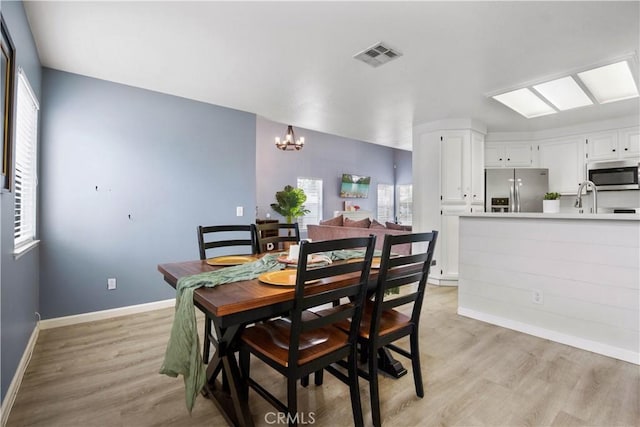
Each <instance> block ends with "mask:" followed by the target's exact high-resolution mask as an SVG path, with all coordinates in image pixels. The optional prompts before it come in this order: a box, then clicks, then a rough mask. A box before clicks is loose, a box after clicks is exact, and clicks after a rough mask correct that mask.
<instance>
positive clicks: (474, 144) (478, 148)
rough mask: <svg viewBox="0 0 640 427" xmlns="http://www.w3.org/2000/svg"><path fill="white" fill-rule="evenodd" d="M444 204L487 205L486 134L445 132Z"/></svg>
mask: <svg viewBox="0 0 640 427" xmlns="http://www.w3.org/2000/svg"><path fill="white" fill-rule="evenodd" d="M440 153H441V171H442V173H441V196H442V197H441V199H442V202H441V203H442V204H444V205H446V204H452V205H472V204H476V205H483V204H484V135H482V134H481V133H478V132H475V131H470V130H464V131H446V132H443V133H442V136H441V150H440Z"/></svg>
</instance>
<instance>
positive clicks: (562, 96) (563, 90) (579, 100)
mask: <svg viewBox="0 0 640 427" xmlns="http://www.w3.org/2000/svg"><path fill="white" fill-rule="evenodd" d="M533 88H534V89H535V90H537V91H538V92H539V93H540V94H541V95H542V96H544V97H545V98H547V100H548V101H549V102H551V103H552V104H553V105H554V106H555V107H556V108H557V109H558V110H561V111H564V110H570V109H572V108H578V107H584V106H585V105H593V102H592V101H591V100H590V99H589V97H588V96H587V94H586V93H584V91H583V90H582V89H581V88H580V86H578V84H577V83H576V81H575V80H573V77H571V76H567V77H563V78H561V79H556V80H552V81H550V82H546V83H541V84H539V85H535V86H533Z"/></svg>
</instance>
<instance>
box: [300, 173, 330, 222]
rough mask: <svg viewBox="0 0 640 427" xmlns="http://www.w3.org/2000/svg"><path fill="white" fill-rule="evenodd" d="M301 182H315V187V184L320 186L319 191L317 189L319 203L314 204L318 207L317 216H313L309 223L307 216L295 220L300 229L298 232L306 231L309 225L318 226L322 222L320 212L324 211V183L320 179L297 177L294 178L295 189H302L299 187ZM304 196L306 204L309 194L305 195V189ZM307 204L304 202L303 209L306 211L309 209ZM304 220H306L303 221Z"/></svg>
mask: <svg viewBox="0 0 640 427" xmlns="http://www.w3.org/2000/svg"><path fill="white" fill-rule="evenodd" d="M301 180H305V181H315V182H316V185H317V183H319V185H320V189H319V191H318V192H317V194H318V199H319V202H318V203H315V204H317V205H318V209H317V211H318V212H317V216H313V217H312V218H313V220H312V221H311V222H310V221H309V220H308V218H309V215H304V216H301V217H299V218H297V219H296V221H297V222H298V225H299V227H300V230H306V229H307V225H309V224H314V225H315V224H319V223H320V221H322V210H323V209H324V195H323V193H324V182H323V180H322V178H313V177H308V176H299V177H297V178H296V188H303V187H300V181H301ZM303 189H304V188H303ZM305 194H306V195H307V202H308V200H309V199H308V197H309V194H308V193H307V191H306V189H305ZM307 202H305V204H304V206H305V208H306V209H309V207H308V206H307ZM305 218H307V220H305ZM316 218H317V222H315V221H316Z"/></svg>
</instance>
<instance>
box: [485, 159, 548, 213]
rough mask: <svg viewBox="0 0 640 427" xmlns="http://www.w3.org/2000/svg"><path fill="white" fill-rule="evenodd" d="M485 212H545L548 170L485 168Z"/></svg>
mask: <svg viewBox="0 0 640 427" xmlns="http://www.w3.org/2000/svg"><path fill="white" fill-rule="evenodd" d="M484 189H485V190H484V191H485V193H484V200H485V212H542V200H543V199H544V195H545V193H546V192H548V191H549V170H548V169H528V168H527V169H525V168H521V169H511V168H500V169H485V170H484Z"/></svg>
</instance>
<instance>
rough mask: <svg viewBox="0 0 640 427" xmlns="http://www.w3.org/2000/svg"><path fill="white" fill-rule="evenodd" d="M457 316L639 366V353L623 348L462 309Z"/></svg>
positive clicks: (459, 309)
mask: <svg viewBox="0 0 640 427" xmlns="http://www.w3.org/2000/svg"><path fill="white" fill-rule="evenodd" d="M458 314H459V315H461V316H465V317H470V318H472V319H476V320H481V321H483V322H487V323H491V324H492V325H498V326H502V327H503V328H507V329H512V330H514V331H518V332H524V333H525V334H529V335H533V336H536V337H539V338H545V339H548V340H551V341H554V342H558V343H561V344H566V345H570V346H571V347H576V348H579V349H582V350H587V351H591V352H593V353H597V354H602V355H603V356H608V357H612V358H614V359H618V360H624V361H625V362H629V363H634V364H636V365H640V353H638V352H634V351H631V350H626V349H624V348H619V347H614V346H611V345H608V344H604V343H601V342H597V341H591V340H588V339H585V338H580V337H576V336H573V335H567V334H563V333H561V332H557V331H553V330H550V329H545V328H541V327H539V326H534V325H530V324H528V323H522V322H518V321H516V320H511V319H507V318H504V317H500V316H494V315H492V314H487V313H483V312H479V311H475V310H471V309H468V308H464V307H458Z"/></svg>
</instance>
